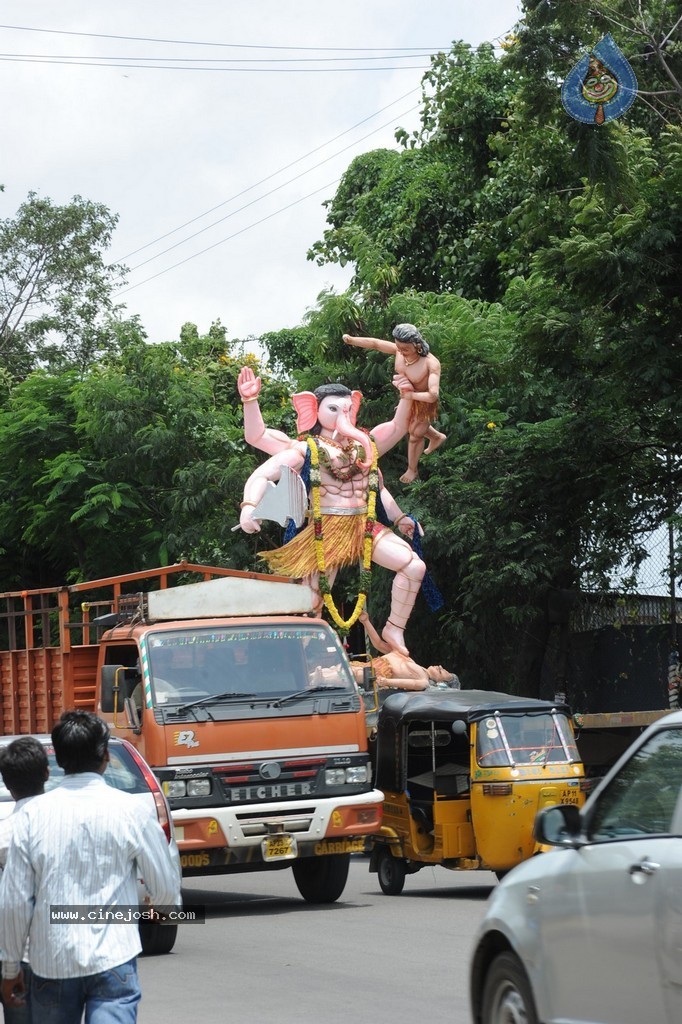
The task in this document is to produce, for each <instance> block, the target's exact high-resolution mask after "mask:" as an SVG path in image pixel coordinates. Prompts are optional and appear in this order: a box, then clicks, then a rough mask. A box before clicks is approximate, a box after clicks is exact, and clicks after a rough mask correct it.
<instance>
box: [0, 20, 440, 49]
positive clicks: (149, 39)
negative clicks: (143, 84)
mask: <svg viewBox="0 0 682 1024" xmlns="http://www.w3.org/2000/svg"><path fill="white" fill-rule="evenodd" d="M2 28H5V29H9V30H10V31H14V32H42V33H43V34H45V35H55V36H80V37H81V38H85V39H126V40H128V41H129V42H135V43H171V44H173V45H174V46H216V47H225V48H230V49H233V50H297V51H311V50H313V51H315V52H330V51H334V52H337V53H338V52H339V51H341V52H343V53H373V52H376V51H377V50H383V51H385V52H386V53H393V52H394V51H396V50H398V51H399V50H424V49H427V50H429V51H431V52H434V53H435V52H437V51H440V50H442V49H443V47H442V46H436V47H428V46H427V47H424V46H271V45H269V44H267V43H216V42H210V43H209V42H205V41H202V40H199V39H159V38H157V37H155V36H120V35H112V34H109V33H105V32H73V31H70V30H68V29H59V28H35V27H33V26H29V25H0V29H2ZM445 49H446V50H449V49H450V46H449V45H448V46H446V47H445Z"/></svg>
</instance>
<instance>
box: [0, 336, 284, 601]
mask: <svg viewBox="0 0 682 1024" xmlns="http://www.w3.org/2000/svg"><path fill="white" fill-rule="evenodd" d="M242 361H243V360H242V358H241V346H240V345H239V343H235V344H234V345H232V346H231V345H230V344H229V343H227V342H226V341H225V338H224V332H223V330H222V328H221V327H220V325H214V327H213V328H212V329H211V331H209V334H208V335H207V336H203V337H202V336H200V335H199V334H198V332H197V331H196V328H195V327H194V326H193V325H185V327H184V328H183V331H182V339H181V340H180V341H179V342H177V343H170V342H169V343H164V344H158V345H149V344H147V343H146V341H145V340H144V338H142V337H141V336H139V335H138V336H137V337H134V336H129V337H128V338H127V340H126V342H125V344H123V346H122V351H121V352H120V353H119V354H118V355H115V356H111V357H109V358H108V359H107V360H104V361H100V363H99V364H98V365H97V366H95V367H92V368H90V369H89V370H87V371H86V372H85V373H81V372H80V371H75V370H71V371H67V372H62V373H58V374H50V373H48V372H47V371H44V370H41V371H34V372H33V373H31V374H29V376H28V377H27V378H26V379H25V380H24V381H22V382H20V383H18V384H16V385H15V386H14V387H13V388H12V390H11V392H10V394H9V397H8V398H7V400H6V402H5V405H4V407H3V408H1V409H0V450H2V452H3V457H2V460H1V462H0V496H1V497H0V532H1V535H2V537H3V546H4V548H5V552H4V556H3V558H2V564H1V565H0V576H1V577H2V581H3V585H2V589H10V588H13V587H16V586H30V585H38V584H39V583H45V582H49V583H58V582H63V581H64V580H65V579H66V578H71V579H73V578H80V579H88V578H97V577H98V576H106V575H110V574H111V573H114V572H125V571H130V570H132V569H140V568H146V567H150V566H155V565H158V564H166V563H168V562H171V561H175V560H177V559H179V558H181V557H187V558H189V559H191V560H194V561H208V562H218V563H219V564H224V565H236V566H238V567H240V568H242V567H247V566H255V564H256V547H255V545H254V542H253V540H252V539H250V538H246V537H244V536H243V535H242V534H241V533H232V532H231V528H232V526H233V525H234V524H235V523H236V522H237V520H238V513H239V498H240V493H241V489H242V486H243V482H244V480H245V479H246V477H247V476H248V474H249V472H250V471H251V469H252V468H253V467H254V466H255V454H254V453H253V452H251V451H249V450H247V448H246V445H245V443H244V440H243V427H242V414H241V403H240V402H239V398H238V393H237V387H236V378H237V374H238V371H239V368H240V366H241V364H242ZM251 361H252V362H253V360H251ZM254 365H255V364H254ZM266 395H267V396H268V397H267V398H266V399H265V402H266V409H267V408H268V404H267V403H269V402H271V403H272V405H273V406H274V407H275V409H278V410H282V409H283V407H284V405H285V401H284V392H283V389H282V388H281V386H280V387H279V389H278V387H277V385H276V384H274V383H273V384H270V383H268V385H267V387H266ZM268 415H269V418H270V419H272V416H271V415H270V412H268ZM264 535H265V537H267V535H268V534H267V531H265V532H264Z"/></svg>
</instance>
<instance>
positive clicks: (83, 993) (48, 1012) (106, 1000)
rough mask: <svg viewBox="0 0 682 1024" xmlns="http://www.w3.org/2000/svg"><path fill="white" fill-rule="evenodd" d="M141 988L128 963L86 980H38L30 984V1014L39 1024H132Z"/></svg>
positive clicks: (133, 965) (131, 963)
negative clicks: (82, 1019)
mask: <svg viewBox="0 0 682 1024" xmlns="http://www.w3.org/2000/svg"><path fill="white" fill-rule="evenodd" d="M139 1001H140V986H139V984H138V981H137V962H136V961H135V960H129V961H128V963H126V964H121V965H120V967H112V968H111V970H109V971H102V972H101V974H89V975H87V976H86V977H85V978H61V979H60V978H56V979H55V978H39V977H38V975H37V974H34V975H33V979H32V983H31V1013H32V1015H33V1020H34V1021H36V1022H39V1024H80V1020H81V1016H82V1014H83V1010H85V1024H135V1021H136V1020H137V1005H138V1003H139Z"/></svg>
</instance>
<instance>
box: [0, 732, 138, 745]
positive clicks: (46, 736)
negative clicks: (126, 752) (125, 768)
mask: <svg viewBox="0 0 682 1024" xmlns="http://www.w3.org/2000/svg"><path fill="white" fill-rule="evenodd" d="M27 736H30V737H31V738H32V739H34V740H38V741H39V742H40V743H46V744H47V743H52V736H51V735H50V733H49V732H24V733H17V734H16V735H15V736H0V746H7V744H8V743H13V742H14V740H23V739H25V738H26V737H27ZM109 743H110V744H111V743H113V744H115V745H119V746H125V744H126V740H124V739H123V738H122V737H120V736H109Z"/></svg>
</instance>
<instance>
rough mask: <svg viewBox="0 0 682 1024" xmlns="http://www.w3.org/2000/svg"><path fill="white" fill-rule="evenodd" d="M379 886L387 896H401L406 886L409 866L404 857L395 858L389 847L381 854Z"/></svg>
mask: <svg viewBox="0 0 682 1024" xmlns="http://www.w3.org/2000/svg"><path fill="white" fill-rule="evenodd" d="M377 874H378V876H379V885H380V886H381V891H382V892H383V893H384V895H385V896H399V895H400V893H401V892H402V891H403V886H404V885H405V875H406V874H407V865H406V864H405V861H404V860H403V858H402V857H394V856H393V854H392V853H391V851H390V850H389V849H388V847H387V846H384V847H383V848H382V850H381V852H380V854H379V857H378V862H377Z"/></svg>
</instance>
